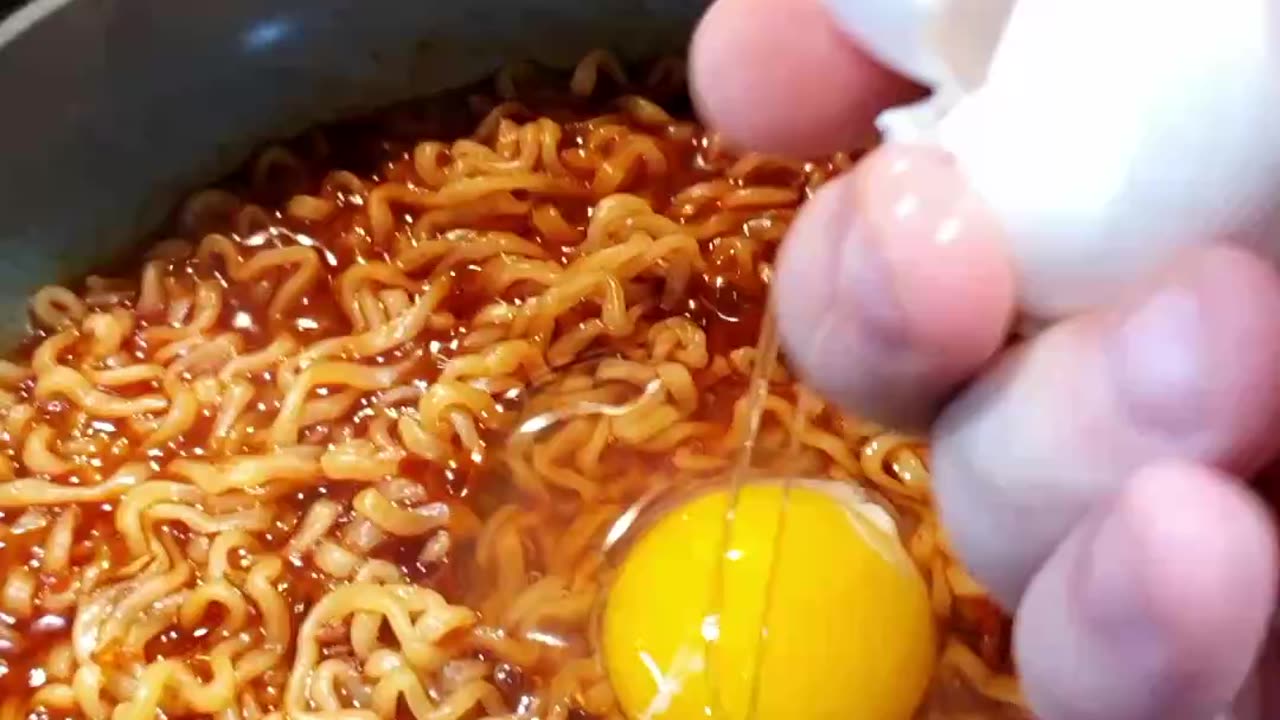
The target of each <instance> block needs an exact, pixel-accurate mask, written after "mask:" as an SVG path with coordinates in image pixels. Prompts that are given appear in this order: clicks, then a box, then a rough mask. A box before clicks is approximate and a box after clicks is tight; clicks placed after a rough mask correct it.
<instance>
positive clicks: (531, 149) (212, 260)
mask: <svg viewBox="0 0 1280 720" xmlns="http://www.w3.org/2000/svg"><path fill="white" fill-rule="evenodd" d="M539 72H540V71H538V70H537V69H536V68H533V67H532V66H527V65H522V66H514V67H513V68H512V69H510V70H508V71H506V72H504V73H502V74H500V75H499V77H498V78H497V81H496V93H495V94H496V97H493V98H485V97H474V98H472V101H471V102H470V103H462V102H453V103H451V104H449V105H450V107H453V108H456V107H465V106H468V105H469V106H470V107H472V108H473V109H474V110H478V111H479V112H478V113H477V114H476V115H475V116H474V117H472V118H471V120H470V122H471V123H472V127H473V128H474V133H473V134H472V135H470V136H468V137H463V138H461V139H457V140H454V141H452V142H447V141H442V140H441V139H440V138H443V137H446V136H447V133H448V132H449V131H448V128H449V127H450V121H449V119H448V118H449V115H448V112H446V111H444V110H428V111H422V110H412V111H410V110H408V109H400V110H396V111H392V112H389V113H388V114H387V115H386V116H384V117H382V118H380V119H378V120H370V121H366V122H365V123H364V124H363V125H353V126H349V127H348V126H344V127H343V128H338V129H332V130H325V131H319V132H317V133H313V134H311V135H308V136H306V137H304V138H302V139H300V140H298V141H296V142H293V143H289V144H284V145H278V146H273V147H271V148H268V149H267V150H265V151H264V152H262V153H261V154H260V155H259V156H258V157H257V158H256V160H255V161H254V162H253V163H251V164H250V165H249V166H248V168H247V169H246V170H245V171H244V172H243V173H242V174H241V175H240V176H237V178H238V179H234V180H232V181H231V182H230V183H229V184H228V185H227V186H226V187H223V188H219V189H215V190H208V191H204V192H201V193H198V194H196V195H194V196H193V197H192V198H191V199H190V200H189V201H188V202H187V203H186V204H184V206H183V207H182V208H181V210H180V211H179V212H178V214H177V217H176V218H175V224H174V230H175V232H176V233H178V237H175V238H172V239H169V240H166V241H165V242H163V243H161V244H159V245H157V246H156V248H155V250H154V251H153V252H151V253H150V254H149V255H148V256H147V258H146V259H145V260H144V261H143V262H142V264H141V265H140V267H139V269H138V271H137V272H136V273H134V274H130V275H127V276H125V277H119V278H109V277H100V276H95V277H93V278H91V279H90V280H89V281H88V282H86V283H85V285H84V287H83V288H82V289H81V291H79V292H73V291H72V290H69V289H67V288H62V287H48V288H45V289H44V290H41V291H40V292H38V293H37V294H36V295H35V296H34V297H33V298H32V302H31V316H32V319H33V322H34V324H35V328H36V331H35V333H34V334H33V336H32V339H31V341H30V342H29V343H28V344H27V345H26V346H25V350H24V351H23V352H22V353H21V354H20V355H19V357H18V359H16V360H15V361H13V362H3V363H0V431H2V434H0V441H2V442H0V446H2V447H3V450H4V452H3V453H2V454H0V577H2V578H3V582H0V697H3V698H4V700H3V702H0V720H9V719H10V718H19V717H26V716H27V715H28V714H29V713H31V712H41V713H44V716H47V717H77V718H90V719H91V720H108V719H110V720H144V719H149V718H152V717H157V716H160V715H163V716H165V717H175V716H187V715H200V716H210V717H216V718H221V719H225V720H231V719H232V718H244V719H252V718H260V717H281V718H283V717H288V718H292V719H295V720H303V719H312V718H314V719H315V720H321V719H325V720H337V719H338V718H342V719H343V720H348V719H350V720H357V719H363V718H370V719H373V718H391V717H411V718H415V719H416V720H428V719H431V720H447V719H451V718H476V717H494V718H499V717H501V718H505V717H540V718H549V719H552V720H565V719H567V718H575V720H580V719H582V718H588V717H599V718H613V717H618V712H619V711H618V710H617V709H616V707H615V704H614V700H613V696H612V693H611V691H610V688H609V685H608V682H607V679H606V677H605V674H604V670H603V667H602V665H601V661H600V659H599V658H598V657H597V655H596V654H595V650H594V644H593V642H592V628H593V627H594V623H595V621H596V614H597V613H598V611H599V608H600V602H599V601H600V598H601V592H602V588H603V587H605V585H606V583H607V580H608V573H609V571H610V570H609V568H610V567H611V562H612V560H613V558H611V557H610V556H609V555H607V554H606V551H605V550H604V549H603V548H604V543H603V541H604V538H605V536H606V534H608V533H610V531H611V528H614V526H615V524H616V522H617V521H618V520H619V518H622V517H624V515H625V514H627V513H628V511H629V508H634V507H635V506H636V505H637V504H638V503H640V502H642V501H648V500H652V499H653V498H655V497H657V496H660V495H661V494H662V493H664V492H666V491H668V490H671V489H677V488H687V487H690V486H692V485H695V484H698V483H706V482H710V481H712V480H714V479H715V478H717V477H719V476H720V475H721V474H722V473H723V472H724V471H725V469H726V467H727V465H728V464H729V462H730V460H731V458H732V456H733V451H734V448H735V447H736V446H737V445H739V444H740V443H741V440H742V438H743V434H744V432H745V423H746V416H745V406H744V404H743V403H742V402H741V398H742V395H743V389H744V386H745V384H746V381H747V377H748V375H749V374H750V372H751V367H752V365H753V362H754V343H755V340H756V334H757V332H758V330H759V326H760V316H761V312H762V308H763V305H764V297H765V292H766V289H767V286H768V279H769V278H768V275H769V265H768V263H769V261H770V259H771V257H772V255H773V252H774V248H775V247H776V245H777V243H778V241H779V240H780V238H781V236H782V234H783V232H784V230H785V228H786V226H787V224H788V222H789V221H790V219H791V218H792V216H793V215H794V212H795V209H796V206H797V205H798V203H799V202H801V201H802V199H803V198H805V197H807V196H808V194H810V193H811V192H812V191H813V190H814V188H816V187H817V186H818V185H820V184H821V183H823V182H824V181H825V180H827V179H828V178H829V177H831V176H832V175H833V174H834V173H836V172H839V171H841V170H843V169H846V168H847V167H848V166H849V165H850V159H849V157H847V156H844V155H838V156H836V157H834V158H831V159H829V160H827V161H823V162H816V163H800V162H792V161H786V160H780V159H775V158H768V157H762V156H756V155H746V156H741V157H738V156H734V155H732V154H730V153H728V152H726V151H725V149H724V148H722V147H721V146H720V145H719V144H718V143H717V141H716V140H715V138H713V137H710V136H708V135H706V134H704V133H703V132H702V130H701V129H700V128H698V127H697V126H696V125H694V124H692V123H690V122H686V121H683V120H679V119H677V118H676V117H674V116H673V115H671V114H668V112H667V111H666V110H664V109H663V107H662V106H661V105H660V104H658V102H657V100H661V99H665V98H667V97H668V96H669V95H671V91H672V90H673V89H674V88H673V86H674V85H675V84H676V83H675V82H674V81H673V79H674V78H679V77H680V76H681V75H682V69H681V67H680V65H679V64H678V63H672V62H666V63H662V64H659V65H658V66H656V67H655V68H654V70H653V72H652V73H651V74H650V79H649V83H650V84H649V85H648V86H644V85H637V86H632V85H629V84H628V80H627V75H626V72H625V71H624V68H623V67H622V66H621V65H620V64H619V63H618V61H617V60H616V59H614V58H613V57H612V56H610V55H608V54H605V53H593V54H592V55H590V56H588V57H587V58H586V59H585V60H584V61H583V62H582V63H581V64H580V65H579V67H578V68H577V70H576V71H575V72H574V73H573V74H572V77H571V78H570V79H569V80H568V82H567V90H564V91H561V90H557V89H556V88H555V87H552V86H551V85H549V84H547V83H546V82H545V81H544V80H543V79H541V78H540V77H538V73H539ZM561 82H564V81H563V79H562V80H561ZM558 87H560V88H563V87H565V85H560V86H558ZM640 91H644V92H648V93H650V94H651V96H652V97H653V98H654V99H646V98H644V97H641V96H639V95H631V94H627V93H629V92H640ZM615 93H616V94H621V95H622V97H621V100H618V101H616V102H615V103H613V104H612V105H610V106H609V107H610V108H612V109H611V110H608V111H606V112H604V113H603V114H601V113H600V112H599V111H595V112H591V111H590V110H589V108H592V107H596V108H599V107H602V105H601V102H600V97H602V96H605V95H611V94H615ZM431 107H432V108H439V107H442V105H441V104H437V105H433V106H431ZM424 123H425V124H424ZM406 128H407V129H406ZM424 128H426V129H424ZM378 133H383V134H381V135H379V134H378ZM406 133H408V134H409V135H410V136H412V137H414V138H415V140H414V142H413V143H409V144H405V143H404V142H403V140H402V138H403V137H405V134H406ZM370 137H371V138H373V139H374V140H376V141H377V142H374V143H370V142H365V140H368V139H369V138H370ZM424 138H425V139H424ZM344 143H345V145H344ZM348 146H349V147H348ZM344 147H347V149H346V150H343V148H344ZM369 148H373V149H372V150H370V149H369ZM344 153H345V154H344ZM773 380H774V382H773V389H772V393H771V395H770V397H769V399H768V403H767V408H766V414H765V418H764V426H763V430H762V432H761V436H760V440H759V448H760V450H759V451H758V454H759V456H760V458H761V462H762V463H764V464H765V465H766V466H770V467H772V469H773V470H776V471H785V472H788V473H791V474H803V475H808V476H815V477H830V478H834V479H843V480H845V481H847V482H854V483H859V484H862V485H864V486H866V487H868V488H870V489H873V490H874V491H875V492H876V493H878V494H879V495H880V496H882V497H883V498H884V499H885V500H887V502H888V503H889V504H890V505H891V506H892V507H893V508H895V509H896V511H897V513H898V515H899V516H900V518H901V519H902V520H903V522H902V526H903V528H904V532H905V535H906V541H907V547H908V548H909V551H910V553H911V555H912V557H913V558H914V559H915V561H916V562H917V563H918V565H919V567H920V569H921V571H922V572H923V573H924V574H925V577H926V578H927V580H928V582H929V584H930V587H931V590H932V596H933V601H934V608H935V611H936V613H937V616H938V619H939V621H940V623H941V627H943V628H944V637H945V647H944V649H943V650H942V651H941V657H942V659H943V662H942V669H941V671H940V672H941V678H942V681H941V682H940V683H939V684H938V687H939V691H938V692H939V693H940V695H947V696H955V695H957V694H959V695H966V694H967V695H969V696H972V695H974V694H975V693H976V694H977V695H982V696H987V697H988V698H991V699H994V700H996V701H999V702H1002V703H1010V704H1012V705H1016V704H1018V703H1019V699H1018V691H1017V685H1016V682H1015V681H1014V680H1013V679H1012V677H1011V676H1010V674H1009V672H1010V666H1009V661H1008V650H1007V647H1006V645H1007V632H1008V628H1007V623H1006V622H1005V620H1004V619H1003V618H1002V617H1001V616H1000V615H999V613H998V612H997V611H996V610H995V608H994V606H993V605H992V604H991V603H990V602H989V601H988V600H987V599H986V597H985V595H984V593H983V591H982V589H981V588H980V587H979V586H978V585H977V584H976V583H975V582H974V581H973V580H972V579H971V578H969V576H968V575H967V574H966V573H965V572H964V571H963V569H961V568H960V567H959V566H958V565H957V564H956V563H955V561H954V559H953V556H952V554H951V552H950V551H949V550H948V548H947V546H946V544H945V542H944V540H943V538H942V537H941V535H940V534H939V532H938V525H937V518H936V517H935V515H934V513H933V511H932V509H931V507H930V505H929V471H928V468H927V450H926V449H925V448H924V447H923V446H922V445H921V444H920V442H918V441H917V440H914V439H912V438H907V437H903V436H900V435H897V434H893V433H891V432H888V431H886V430H884V429H882V428H878V427H875V426H873V425H871V424H869V423H865V422H860V421H858V420H856V419H854V418H850V417H847V416H842V415H840V414H838V413H837V412H836V411H835V410H834V409H832V408H830V407H828V406H826V405H825V404H823V403H822V402H821V401H820V400H819V399H817V398H816V397H814V396H813V395H812V394H811V393H808V392H806V391H805V390H803V388H800V387H799V386H798V385H797V384H796V383H795V382H794V381H793V380H792V379H791V378H790V377H789V376H788V375H787V374H786V373H785V371H784V370H781V369H780V370H779V372H778V373H777V374H776V375H775V377H774V378H773ZM535 386H536V388H537V392H535V393H531V392H530V389H531V388H532V387H535ZM547 413H551V414H550V415H548V414H547ZM949 705H950V706H954V707H959V708H961V710H958V711H956V712H957V713H960V712H963V711H964V710H963V708H965V707H968V706H966V705H965V704H964V703H963V702H950V703H949ZM936 714H937V715H938V716H943V715H946V714H947V713H945V712H942V711H939V712H938V713H936Z"/></svg>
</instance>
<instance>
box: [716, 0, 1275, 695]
mask: <svg viewBox="0 0 1280 720" xmlns="http://www.w3.org/2000/svg"><path fill="white" fill-rule="evenodd" d="M820 1H821V0H719V2H717V3H716V4H715V5H714V6H713V7H712V8H711V10H710V11H709V12H708V14H707V16H706V18H705V20H704V21H703V23H702V25H701V27H700V28H699V30H698V32H697V34H696V36H695V39H694V43H693V47H692V50H691V72H692V78H693V86H694V95H695V99H696V103H697V105H698V108H699V111H700V112H701V113H702V116H703V117H704V119H705V120H706V121H707V122H708V123H709V124H710V125H711V126H713V127H714V128H715V129H717V130H719V131H720V132H721V133H723V134H724V136H725V137H726V138H727V139H728V140H729V141H730V142H731V143H733V144H734V145H736V146H738V147H741V148H749V149H754V150H761V151H769V152H782V153H789V154H799V155H816V154H820V153H826V152H832V151H835V150H839V149H844V148H847V147H849V146H850V145H852V144H855V143H857V142H858V141H859V140H861V139H862V138H865V133H866V132H867V128H868V127H869V123H870V121H871V119H872V118H873V117H874V116H875V114H876V113H877V112H878V111H879V110H880V109H882V108H884V107H887V106H889V105H893V104H896V103H899V102H901V101H902V100H904V99H907V98H910V97H912V96H913V95H914V94H917V93H918V92H919V90H918V89H916V88H913V87H912V86H911V85H910V84H908V83H907V82H906V81H904V80H902V79H900V78H897V77H895V76H893V75H892V74H890V73H889V72H888V71H886V70H884V69H882V68H881V67H880V66H879V65H877V64H876V63H875V62H873V61H872V60H870V59H868V57H867V56H866V55H865V54H864V53H863V52H862V51H861V50H859V48H858V47H857V46H856V45H855V44H854V42H853V41H852V40H850V39H849V38H848V37H847V36H846V35H845V34H843V33H842V32H840V31H839V30H838V29H837V28H836V26H835V25H834V23H832V22H831V20H830V18H829V17H828V15H827V13H826V11H825V10H824V8H823V7H822V6H821V5H820ZM904 199H906V200H908V201H907V202H904ZM943 227H945V228H946V231H945V232H941V231H940V228H943ZM1014 295H1015V288H1014V280H1013V274H1012V271H1011V269H1010V265H1009V260H1008V258H1007V256H1006V254H1005V251H1004V245H1003V243H1002V241H1001V236H1000V229H999V225H998V223H996V222H995V221H994V220H993V219H992V218H991V217H990V216H989V215H988V213H987V212H986V211H985V210H984V209H983V206H982V204H981V202H979V201H978V200H977V199H976V198H975V197H973V196H972V194H971V193H969V192H968V191H967V190H966V186H965V183H964V181H963V179H962V178H961V177H959V176H958V173H957V172H956V170H955V169H954V168H953V167H952V166H951V165H950V164H949V162H948V158H947V157H946V156H945V155H942V154H939V153H936V152H931V151H928V150H923V149H913V148H905V147H884V148H880V149H878V150H876V151H874V152H872V153H871V154H870V155H868V156H867V157H866V158H865V159H864V160H863V161H862V162H861V163H860V165H859V166H858V167H857V168H856V169H855V170H854V171H853V172H852V173H851V174H849V175H848V176H845V177H842V178H839V179H837V180H835V181H833V182H832V183H830V184H829V185H828V186H827V187H826V188H824V189H823V190H822V191H821V192H820V193H819V194H818V196H817V197H815V198H814V200H813V201H812V202H811V203H810V204H809V205H808V206H807V207H806V208H805V210H804V211H803V212H802V214H801V216H800V217H799V218H798V219H797V221H796V223H795V225H794V227H793V228H792V231H791V234H790V236H789V238H788V239H787V241H786V243H785V245H784V247H783V250H782V252H781V255H780V258H779V261H778V275H777V283H776V300H777V307H778V313H779V319H780V325H781V327H782V331H783V335H784V339H785V345H786V349H787V351H788V354H789V357H790V359H791V362H792V363H793V365H795V366H796V367H797V368H798V370H799V371H800V372H801V373H802V374H803V375H804V377H805V379H806V380H808V381H809V382H810V383H811V384H813V385H814V386H816V387H817V388H818V389H820V390H821V391H823V392H824V393H826V394H827V395H828V397H830V398H831V399H832V400H833V401H835V402H837V403H839V404H841V405H842V406H844V407H846V408H848V409H849V410H851V411H854V412H857V413H859V414H861V415H863V416H867V417H871V418H874V419H877V420H880V421H884V422H886V423H891V424H894V425H896V426H899V427H908V428H912V429H917V430H920V431H922V432H923V431H927V432H929V434H930V436H931V439H932V442H933V444H934V474H935V483H936V488H937V494H938V500H939V504H940V508H941V513H942V517H943V520H944V522H945V524H946V526H947V531H948V533H949V535H950V536H951V538H952V540H953V542H954V544H955V545H956V547H957V549H958V551H959V552H960V553H961V555H962V556H963V559H964V560H965V562H966V563H967V564H968V565H969V566H970V567H971V568H972V570H973V572H974V573H975V575H976V576H977V577H978V578H979V579H980V580H981V581H982V582H984V583H985V584H986V585H987V586H988V587H989V588H990V589H991V590H992V592H993V593H994V594H995V595H996V596H997V598H998V599H999V600H1000V601H1001V602H1002V603H1003V604H1004V605H1005V606H1006V607H1007V608H1009V609H1010V610H1012V611H1014V612H1015V613H1016V628H1015V653H1016V659H1017V662H1018V666H1019V669H1020V671H1021V673H1022V677H1023V681H1024V684H1025V690H1026V694H1027V696H1028V698H1029V700H1030V702H1031V703H1032V705H1033V707H1034V710H1035V712H1036V713H1037V715H1038V716H1039V717H1042V718H1044V720H1129V719H1133V720H1141V719H1146V718H1151V719H1153V720H1154V719H1156V718H1159V719H1161V720H1169V719H1176V718H1186V719H1187V720H1210V719H1211V718H1214V717H1216V716H1218V715H1219V713H1222V712H1224V711H1226V710H1228V709H1232V711H1233V713H1234V717H1237V718H1241V719H1244V718H1269V717H1280V687H1274V688H1273V687H1271V686H1273V685H1278V686H1280V670H1277V669H1275V668H1276V664H1275V663H1273V662H1272V658H1271V655H1272V653H1273V652H1274V651H1275V648H1274V647H1273V646H1272V644H1271V643H1269V642H1268V635H1269V633H1270V628H1271V624H1272V620H1271V618H1272V613H1273V610H1274V609H1275V606H1276V594H1277V575H1278V570H1277V552H1276V547H1277V535H1276V527H1275V523H1274V520H1273V518H1272V513H1271V510H1270V509H1269V507H1268V505H1267V504H1266V503H1265V502H1263V501H1262V500H1261V499H1260V497H1259V495H1258V492H1257V487H1258V486H1257V483H1256V482H1253V481H1250V480H1248V478H1253V477H1255V476H1256V475H1257V473H1258V472H1259V470H1260V469H1261V468H1262V467H1263V466H1264V465H1266V464H1267V463H1268V462H1270V461H1272V460H1274V459H1275V458H1276V457H1277V455H1280V276H1277V273H1276V271H1275V269H1274V268H1272V267H1271V266H1270V265H1268V264H1266V263H1264V262H1263V261H1261V260H1260V259H1258V258H1256V257H1254V256H1252V255H1250V254H1248V253H1246V252H1244V251H1241V250H1236V249H1229V248H1225V247H1215V246H1211V245H1207V246H1205V247H1203V248H1201V249H1197V250H1194V251H1191V252H1188V253H1186V254H1185V255H1184V256H1182V257H1180V258H1178V259H1177V260H1176V261H1175V262H1173V263H1172V264H1171V266H1170V267H1169V268H1168V269H1167V271H1166V272H1164V273H1163V274H1162V275H1161V276H1160V278H1159V279H1158V280H1156V281H1153V282H1150V283H1147V284H1145V285H1144V286H1143V287H1139V288H1134V289H1133V290H1132V292H1131V293H1130V294H1129V296H1128V297H1127V298H1126V299H1125V300H1123V301H1122V302H1119V303H1117V304H1115V305H1114V306H1111V307H1108V308H1105V309H1102V310H1098V311H1095V312H1092V313H1089V314H1085V315H1080V316H1076V317H1071V318H1068V319H1065V320H1062V321H1059V322H1058V323H1056V324H1054V325H1051V326H1049V327H1047V328H1046V329H1044V330H1043V331H1042V332H1040V333H1038V334H1036V335H1035V337H1034V338H1033V339H1031V340H1028V341H1025V342H1022V343H1019V344H1017V345H1015V346H1014V347H1013V348H1012V349H1007V348H1006V339H1007V337H1008V333H1009V329H1010V328H1011V326H1012V324H1013V323H1014V319H1015V317H1016V316H1017V313H1016V309H1015V307H1014ZM1237 697H1239V699H1238V700H1233V699H1234V698H1237ZM1233 703H1234V708H1233Z"/></svg>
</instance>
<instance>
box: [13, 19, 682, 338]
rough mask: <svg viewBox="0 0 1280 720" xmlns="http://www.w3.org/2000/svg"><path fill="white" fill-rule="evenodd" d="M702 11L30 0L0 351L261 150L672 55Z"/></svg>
mask: <svg viewBox="0 0 1280 720" xmlns="http://www.w3.org/2000/svg"><path fill="white" fill-rule="evenodd" d="M705 5H706V3H705V2H703V1H702V0H589V1H587V0H456V1H455V2H445V1H443V0H425V1H424V0H418V1H415V2H405V1H404V0H360V2H354V1H352V0H218V1H217V2H172V1H171V0H129V1H128V2H110V1H108V0H38V1H37V2H34V3H31V4H29V5H27V6H25V7H24V8H22V9H20V10H18V11H17V12H16V13H15V14H14V15H12V16H10V17H9V18H8V19H7V20H5V21H4V22H3V23H0V98H3V102H0V108H3V109H2V110H0V158H3V163H2V164H0V256H2V257H3V258H4V260H3V261H2V262H0V343H12V342H14V341H15V340H16V339H18V338H19V337H21V333H22V332H23V331H24V329H25V327H26V299H27V297H28V296H29V295H30V294H31V293H32V292H33V291H35V290H36V289H38V288H39V287H40V286H41V285H45V284H47V283H51V282H68V281H73V280H75V279H76V278H78V277H79V276H82V275H84V274H85V273H87V272H89V271H90V270H92V269H93V268H95V267H100V266H102V265H103V264H106V263H109V262H111V261H113V260H116V259H119V258H121V257H122V256H124V255H126V254H127V253H128V252H129V251H131V250H136V249H137V243H138V239H139V238H142V237H146V236H147V234H148V232H149V231H152V230H153V229H154V228H155V227H156V226H157V225H158V224H159V223H160V221H161V220H162V219H163V218H164V217H165V216H166V214H167V213H168V212H169V211H170V209H171V208H172V207H173V206H174V204H175V203H176V202H177V201H178V200H179V199H180V198H181V197H183V196H184V195H185V194H186V193H188V192H190V191H191V190H193V189H196V188H198V187H201V186H203V185H205V184H207V183H208V182H210V181H211V180H214V179H216V178H217V177H218V176H219V175H221V174H223V173H226V172H229V171H230V170H231V169H232V168H234V167H235V166H236V165H238V164H240V163H241V162H243V160H244V159H245V158H246V156H247V154H248V152H249V151H250V150H251V149H252V148H253V147H255V146H257V145H259V144H260V143H262V142H263V141H265V140H268V139H271V138H276V137H282V136H287V135H290V134H293V133H296V132H298V131H300V130H302V129H304V128H306V127H308V126H310V125H313V124H316V123H320V122H324V121H326V120H333V119H337V118H340V117H342V116H347V115H351V114H354V113H358V112H361V111H366V110H371V109H374V108H377V107H380V106H384V105H388V104H390V103H393V102H396V101H400V100H406V99H410V98H413V97H421V96H424V95H430V94H432V93H436V92H439V91H442V90H446V89H449V88H453V87H457V86H460V85H464V84H467V83H469V82H472V81H475V80H478V79H480V78H482V77H483V76H485V75H487V74H490V73H492V72H493V71H494V70H495V69H497V68H498V67H499V66H500V65H501V64H502V63H503V62H505V61H510V60H518V59H532V60H536V61H539V62H543V63H547V64H551V65H557V66H564V67H568V66H571V65H572V64H573V63H574V62H575V61H576V60H578V59H579V58H580V57H581V56H582V55H583V54H584V53H586V52H588V51H589V50H591V49H592V48H596V47H606V48H609V49H611V50H614V51H615V52H617V53H618V54H620V55H621V56H622V57H624V58H643V57H646V56H657V55H660V54H666V53H671V52H679V51H681V50H683V48H684V46H685V44H686V42H687V40H688V37H689V33H690V31H691V29H692V27H693V24H694V22H695V21H696V19H697V17H698V16H699V15H700V14H701V12H702V10H703V9H704V7H705Z"/></svg>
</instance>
